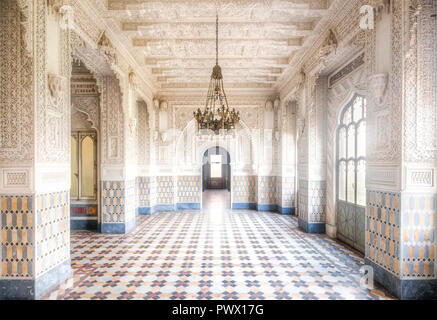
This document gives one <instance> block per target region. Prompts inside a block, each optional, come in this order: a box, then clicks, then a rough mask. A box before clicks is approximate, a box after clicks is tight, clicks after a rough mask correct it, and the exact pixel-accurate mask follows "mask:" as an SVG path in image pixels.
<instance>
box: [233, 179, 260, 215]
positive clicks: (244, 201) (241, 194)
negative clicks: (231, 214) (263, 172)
mask: <svg viewBox="0 0 437 320" xmlns="http://www.w3.org/2000/svg"><path fill="white" fill-rule="evenodd" d="M256 206H257V176H233V177H232V209H256Z"/></svg>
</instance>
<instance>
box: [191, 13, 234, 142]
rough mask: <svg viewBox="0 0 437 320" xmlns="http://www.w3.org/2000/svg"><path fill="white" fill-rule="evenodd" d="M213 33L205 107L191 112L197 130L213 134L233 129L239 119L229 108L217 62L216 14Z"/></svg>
mask: <svg viewBox="0 0 437 320" xmlns="http://www.w3.org/2000/svg"><path fill="white" fill-rule="evenodd" d="M215 34H216V40H215V43H216V50H215V51H216V62H215V66H214V68H213V69H212V74H211V80H210V82H209V88H208V94H207V97H206V104H205V109H204V110H200V108H198V109H197V111H194V112H193V114H194V118H195V119H196V121H197V129H198V130H199V131H200V130H211V131H213V132H214V133H215V134H219V133H220V130H226V131H229V130H232V129H235V125H236V124H237V123H238V121H240V112H239V111H235V108H232V110H231V109H229V106H228V99H227V98H226V94H225V89H224V87H223V75H222V69H221V68H220V66H219V64H218V14H217V16H216V31H215Z"/></svg>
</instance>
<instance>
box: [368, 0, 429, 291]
mask: <svg viewBox="0 0 437 320" xmlns="http://www.w3.org/2000/svg"><path fill="white" fill-rule="evenodd" d="M385 6H386V7H387V6H388V7H387V9H389V10H386V11H385V12H381V13H380V16H379V19H378V21H377V22H376V29H375V31H373V32H371V31H370V33H369V34H368V41H367V43H366V47H367V50H368V52H370V53H371V54H372V53H373V56H374V60H373V61H372V63H371V65H370V68H371V72H370V73H369V74H370V75H371V77H370V78H369V89H370V92H371V96H370V97H369V98H370V99H369V102H370V103H369V110H370V112H368V114H369V129H368V140H369V143H368V154H369V164H368V166H367V174H368V178H367V185H366V186H367V213H366V215H367V217H366V258H365V261H366V264H368V265H370V266H371V267H373V271H374V276H375V280H376V281H378V282H379V283H381V284H382V285H383V286H384V287H386V288H387V289H388V290H389V291H390V292H391V293H392V294H394V295H396V296H397V297H399V298H401V299H425V298H434V299H435V298H437V272H436V258H435V249H436V214H437V212H436V211H437V210H436V202H437V201H436V199H437V186H436V178H437V176H436V172H437V133H436V127H437V125H436V124H437V123H436V114H437V103H436V92H437V90H436V81H435V74H436V72H437V67H436V60H435V54H434V53H433V50H432V48H435V43H436V41H437V39H436V32H435V28H433V26H434V24H435V21H433V19H435V17H432V14H433V13H435V12H436V9H437V8H436V6H437V4H436V3H435V1H432V0H410V1H392V4H391V5H390V4H389V3H387V4H385ZM387 21H388V22H391V23H390V24H391V33H390V34H388V35H384V34H385V32H386V28H385V27H384V25H385V24H386V23H387ZM377 35H378V36H377ZM381 38H382V39H385V43H388V44H389V48H388V50H385V53H387V52H389V53H391V54H390V56H389V57H390V59H391V61H387V60H386V57H385V56H382V55H381V51H377V50H376V48H375V46H374V45H373V44H374V43H375V41H376V39H381ZM378 52H379V53H378ZM387 62H388V63H389V64H387ZM390 62H391V63H390ZM402 97H404V98H402Z"/></svg>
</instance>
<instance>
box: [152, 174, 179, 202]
mask: <svg viewBox="0 0 437 320" xmlns="http://www.w3.org/2000/svg"><path fill="white" fill-rule="evenodd" d="M174 188H175V178H174V177H173V176H158V177H156V206H157V210H174V205H175V190H174Z"/></svg>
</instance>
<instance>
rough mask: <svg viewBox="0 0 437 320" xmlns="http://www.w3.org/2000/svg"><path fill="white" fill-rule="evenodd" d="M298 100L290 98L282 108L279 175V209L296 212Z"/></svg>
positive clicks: (284, 212)
mask: <svg viewBox="0 0 437 320" xmlns="http://www.w3.org/2000/svg"><path fill="white" fill-rule="evenodd" d="M296 111H297V102H296V100H288V101H286V102H284V103H283V104H282V108H281V114H282V116H281V130H280V132H279V134H280V150H281V152H280V154H281V168H280V172H281V174H280V176H279V177H278V188H277V192H278V211H279V212H280V213H282V214H287V215H289V214H291V215H294V214H295V208H296V203H295V201H296V199H295V198H296V194H295V192H296V189H295V178H296V177H295V174H296V136H295V134H296Z"/></svg>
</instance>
